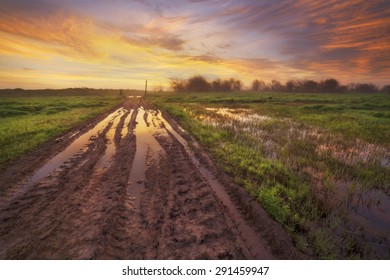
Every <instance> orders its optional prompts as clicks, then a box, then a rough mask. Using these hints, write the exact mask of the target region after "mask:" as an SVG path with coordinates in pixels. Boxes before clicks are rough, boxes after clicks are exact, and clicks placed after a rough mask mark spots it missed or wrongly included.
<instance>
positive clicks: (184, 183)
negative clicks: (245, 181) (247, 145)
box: [0, 98, 304, 259]
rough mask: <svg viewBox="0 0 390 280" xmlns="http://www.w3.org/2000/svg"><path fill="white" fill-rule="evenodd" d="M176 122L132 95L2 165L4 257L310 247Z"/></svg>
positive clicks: (288, 253)
mask: <svg viewBox="0 0 390 280" xmlns="http://www.w3.org/2000/svg"><path fill="white" fill-rule="evenodd" d="M167 119H168V120H169V121H167ZM177 128H178V126H177V124H176V123H175V122H174V121H173V120H171V119H170V118H169V116H163V115H162V114H161V112H160V111H159V110H157V109H155V108H154V107H153V106H152V105H150V104H148V103H147V102H145V101H144V100H143V99H142V98H130V99H129V100H128V101H126V102H125V103H124V104H123V105H122V107H120V108H119V109H117V110H115V111H113V112H111V114H108V115H106V116H105V117H104V116H102V117H101V118H100V119H96V120H95V121H94V122H92V123H90V124H89V125H88V126H86V127H83V128H80V129H79V130H76V131H71V132H69V133H68V134H66V135H65V136H64V137H62V138H61V139H59V140H58V139H57V141H52V142H51V143H48V144H47V147H42V148H41V149H40V151H37V152H35V153H32V154H31V155H30V156H26V157H24V158H22V159H20V160H19V161H17V162H15V163H13V165H12V166H10V167H9V168H7V169H5V170H3V171H2V172H1V173H0V185H1V186H2V187H1V198H0V258H2V259H273V258H283V259H286V258H302V257H304V256H303V255H302V254H301V253H299V252H298V251H297V250H296V249H295V247H294V246H293V245H292V242H291V239H289V237H288V235H287V234H286V233H285V232H284V231H283V230H282V229H281V227H280V226H279V225H278V224H276V223H275V222H273V221H272V220H271V219H270V218H268V217H267V216H266V215H265V214H264V213H263V212H264V211H263V210H262V209H261V207H260V206H258V205H257V203H256V206H251V205H252V204H254V202H253V201H249V198H247V197H246V196H245V194H243V192H242V190H239V189H238V188H239V187H238V186H234V185H232V184H231V183H229V181H228V180H226V178H225V177H224V178H225V179H224V180H220V179H219V175H220V174H219V173H218V171H217V169H216V168H215V166H213V164H212V162H211V160H210V159H209V158H207V155H206V154H205V153H203V154H204V156H203V157H202V156H199V148H198V150H197V152H196V153H194V151H193V149H192V148H190V146H189V144H188V143H187V141H186V140H185V139H184V138H183V135H182V133H183V132H182V131H181V132H180V133H179V132H178V131H179V130H178V129H177ZM185 137H186V139H187V138H188V135H186V136H185ZM44 151H46V154H45V152H44ZM38 152H41V153H42V154H44V155H45V156H44V157H43V156H42V157H41V158H40V160H38V159H35V160H32V157H34V156H35V155H36V154H37V153H38ZM195 154H196V155H195ZM38 162H39V163H40V164H39V166H37V163H38ZM227 185H228V186H227ZM226 188H227V189H226ZM232 188H233V189H234V188H236V189H235V191H232ZM243 197H244V198H243ZM243 201H248V203H245V204H246V205H239V204H240V203H242V202H243ZM257 207H258V208H259V209H260V210H256V209H257ZM249 208H250V209H249ZM248 209H249V210H248ZM254 212H256V213H254ZM259 213H260V214H259Z"/></svg>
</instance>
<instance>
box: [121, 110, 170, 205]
mask: <svg viewBox="0 0 390 280" xmlns="http://www.w3.org/2000/svg"><path fill="white" fill-rule="evenodd" d="M135 113H136V114H137V116H136V126H135V129H134V134H135V137H136V152H135V156H134V161H133V164H132V167H131V172H130V177H129V182H128V194H129V196H130V197H132V200H133V204H134V205H135V206H138V205H139V201H140V193H141V191H142V189H143V188H144V187H145V168H146V156H147V154H148V151H150V152H151V154H152V155H154V156H157V157H158V156H159V155H160V153H163V149H162V148H161V146H160V144H159V143H158V142H157V141H156V139H155V138H154V136H153V135H154V134H155V133H156V132H157V131H158V127H156V126H152V125H150V123H149V122H146V121H145V117H146V119H149V118H152V111H151V110H145V109H144V108H143V107H140V108H138V109H137V111H136V112H135Z"/></svg>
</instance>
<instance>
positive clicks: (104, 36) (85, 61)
mask: <svg viewBox="0 0 390 280" xmlns="http://www.w3.org/2000/svg"><path fill="white" fill-rule="evenodd" d="M194 74H202V75H204V76H206V77H207V78H209V79H214V78H217V77H220V78H229V77H234V78H239V79H241V80H242V81H243V82H244V83H245V84H246V85H247V86H249V85H250V83H251V81H252V80H253V79H255V78H257V79H262V80H265V81H266V82H269V81H271V80H272V79H277V80H280V81H281V82H285V81H286V80H288V79H314V80H321V79H325V78H337V79H338V80H340V81H341V82H342V83H344V84H346V83H349V82H374V83H376V84H377V85H380V86H381V85H384V84H389V83H390V1H388V0H383V1H379V0H370V1H363V0H362V1H359V0H354V1H332V0H330V1H322V0H321V1H309V0H298V1H271V0H256V1H255V0H252V1H250V0H232V1H228V0H226V1H225V0H224V1H222V0H153V1H152V0H1V1H0V88H15V87H21V88H66V87H93V88H138V89H140V88H142V87H143V84H144V80H145V79H148V80H149V81H150V82H149V83H150V85H151V86H152V87H153V86H157V85H160V84H161V85H164V86H167V85H168V83H169V78H170V77H179V78H188V77H189V76H191V75H194Z"/></svg>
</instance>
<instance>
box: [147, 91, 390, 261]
mask: <svg viewBox="0 0 390 280" xmlns="http://www.w3.org/2000/svg"><path fill="white" fill-rule="evenodd" d="M149 99H150V100H151V101H152V102H154V103H155V104H157V105H158V106H159V107H160V108H163V109H164V110H166V111H167V112H169V113H170V114H171V115H173V116H174V117H175V118H176V119H177V120H179V122H180V123H181V125H182V126H183V127H184V128H185V129H186V130H188V131H189V132H190V133H191V134H192V135H194V136H195V137H196V138H197V139H198V140H199V141H200V142H201V143H202V144H203V145H204V146H205V147H206V148H207V149H208V150H209V151H210V152H211V153H212V154H213V156H214V158H215V159H216V161H217V164H218V165H219V166H220V167H221V168H223V169H224V170H225V172H227V173H228V174H229V175H230V176H232V178H233V179H234V180H235V182H236V183H237V184H239V185H241V186H242V187H244V188H245V189H246V190H247V191H248V192H249V193H250V194H251V195H252V196H253V197H254V198H255V199H256V200H258V201H259V203H260V204H261V205H262V206H263V207H264V208H265V210H266V211H267V212H268V214H269V215H270V216H271V217H273V218H274V219H275V220H276V221H278V222H279V223H281V224H282V225H283V226H284V227H285V228H286V229H287V230H288V231H289V232H290V234H291V235H292V237H293V239H294V242H295V245H296V246H297V248H298V249H300V250H302V251H305V252H307V253H309V254H312V255H314V256H315V257H317V258H324V259H328V258H330V259H332V258H352V259H355V258H375V257H374V256H378V255H375V253H372V250H373V249H372V248H371V247H370V244H368V241H367V239H365V238H366V237H362V236H364V234H365V233H364V231H363V229H361V228H360V227H359V226H356V224H354V223H353V221H352V218H351V216H350V215H349V213H343V212H342V211H339V210H340V209H344V208H346V206H345V204H346V201H345V200H344V196H345V197H346V198H347V197H348V195H351V197H352V196H353V195H356V196H358V195H359V192H361V193H364V192H366V191H367V190H368V191H369V190H371V189H374V190H378V189H379V190H382V191H384V192H386V193H388V192H389V188H390V186H389V182H388V180H387V179H386V178H389V176H390V170H389V168H388V167H386V166H381V160H382V157H383V156H385V155H386V153H388V151H389V144H390V143H389V140H388V139H389V136H390V135H389V131H390V116H389V115H388V111H389V110H388V108H390V107H389V106H390V97H389V96H385V95H342V96H339V95H334V94H312V95H311V94H288V93H272V94H262V93H215V94H214V93H207V94H172V93H166V94H155V95H149ZM218 108H228V109H229V110H234V112H235V114H240V113H243V112H244V113H245V112H246V111H250V112H251V113H250V114H257V116H260V117H261V116H266V117H267V118H266V119H265V120H261V121H249V122H242V121H238V120H237V119H229V117H228V116H229V115H228V114H227V115H221V114H218V113H217V110H218ZM210 109H212V110H210ZM245 116H246V118H248V117H250V115H245ZM357 139H358V140H357ZM359 145H360V146H361V147H360V146H359ZM370 147H380V148H378V149H377V150H374V149H373V150H372V151H371V150H368V148H370ZM346 151H347V152H346ZM364 151H366V152H367V153H366V154H368V156H367V158H364V154H362V152H364ZM340 182H345V183H346V184H347V185H348V186H350V187H349V190H348V192H351V193H348V195H346V194H343V196H342V197H343V199H339V197H341V195H340V193H339V192H338V190H337V188H338V185H337V184H339V183H340ZM370 240H371V239H370ZM370 242H372V241H370ZM375 242H376V241H375ZM378 242H381V241H378ZM379 258H380V257H379Z"/></svg>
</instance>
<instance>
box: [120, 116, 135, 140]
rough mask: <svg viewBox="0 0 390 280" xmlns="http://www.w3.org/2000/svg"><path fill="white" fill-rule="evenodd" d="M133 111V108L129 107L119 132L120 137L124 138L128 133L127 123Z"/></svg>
mask: <svg viewBox="0 0 390 280" xmlns="http://www.w3.org/2000/svg"><path fill="white" fill-rule="evenodd" d="M133 112H134V110H133V109H131V110H130V112H129V114H128V115H127V117H126V119H125V121H124V123H123V128H122V133H121V138H122V139H123V138H125V137H126V135H127V134H128V133H129V124H130V120H131V117H132V116H133Z"/></svg>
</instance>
